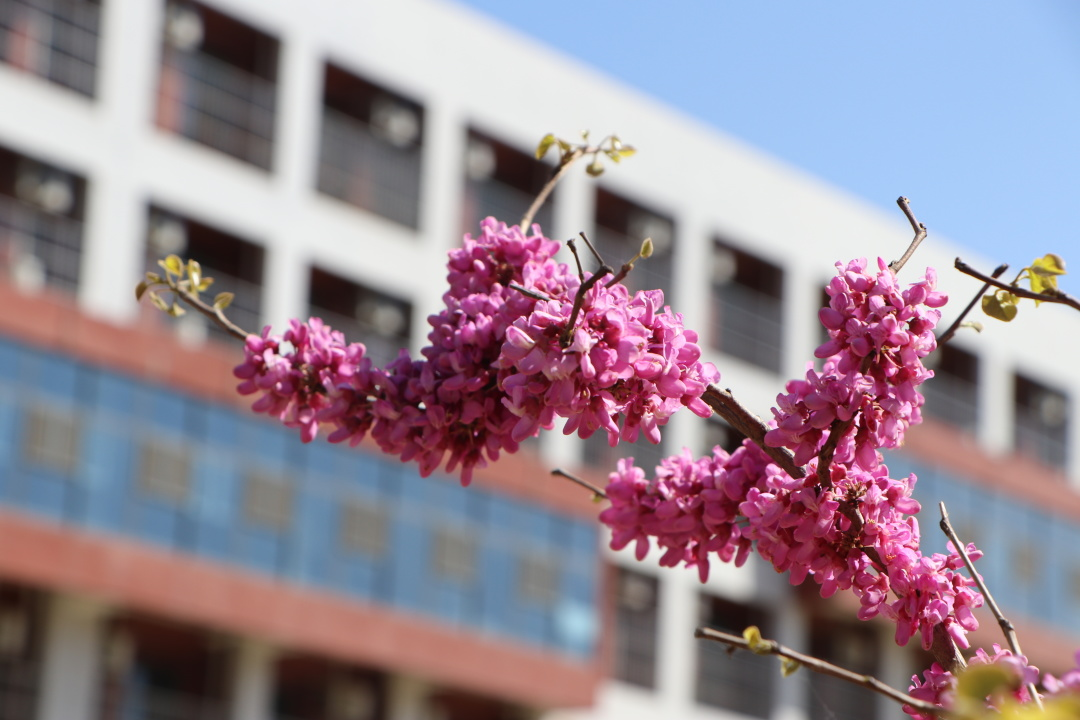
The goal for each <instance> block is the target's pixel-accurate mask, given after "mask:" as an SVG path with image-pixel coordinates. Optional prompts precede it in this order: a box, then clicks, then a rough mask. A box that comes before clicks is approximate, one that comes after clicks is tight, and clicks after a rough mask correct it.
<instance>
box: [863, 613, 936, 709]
mask: <svg viewBox="0 0 1080 720" xmlns="http://www.w3.org/2000/svg"><path fill="white" fill-rule="evenodd" d="M895 638H896V633H895V630H894V629H893V628H892V627H890V626H889V625H887V624H885V623H881V627H879V628H878V642H879V643H880V645H881V648H882V651H881V653H880V655H879V659H878V663H879V665H878V680H881V681H882V682H883V683H885V684H886V685H889V686H890V687H894V688H896V689H897V690H900V691H902V692H907V689H908V686H909V685H911V676H912V675H914V674H915V673H919V675H920V676H921V675H922V672H923V670H926V668H921V667H920V668H914V667H913V666H912V662H911V660H912V656H913V652H912V651H911V649H910V648H902V647H900V646H899V645H897V644H896V639H895ZM917 642H918V640H917V639H916V640H914V641H913V643H912V644H915V643H917ZM928 667H929V666H928ZM874 697H875V698H876V699H877V710H878V713H877V716H878V717H889V716H890V713H891V714H892V715H894V716H895V715H897V709H898V708H897V706H896V703H895V702H894V701H892V700H890V699H889V698H887V697H885V696H883V695H875V696H874Z"/></svg>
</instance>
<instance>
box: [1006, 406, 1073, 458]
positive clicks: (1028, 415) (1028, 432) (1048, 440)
mask: <svg viewBox="0 0 1080 720" xmlns="http://www.w3.org/2000/svg"><path fill="white" fill-rule="evenodd" d="M1067 427H1068V426H1067V425H1066V424H1062V425H1060V426H1058V427H1047V426H1046V425H1045V424H1044V423H1043V422H1042V420H1041V419H1040V418H1039V413H1038V412H1037V411H1036V410H1033V409H1029V408H1023V407H1018V408H1017V409H1016V429H1015V438H1014V439H1015V443H1016V450H1017V452H1020V453H1023V454H1025V455H1028V456H1029V457H1032V458H1035V459H1036V460H1039V461H1041V462H1043V463H1046V464H1047V465H1053V466H1055V467H1065V464H1066V462H1067V461H1068V446H1067V444H1066V435H1067Z"/></svg>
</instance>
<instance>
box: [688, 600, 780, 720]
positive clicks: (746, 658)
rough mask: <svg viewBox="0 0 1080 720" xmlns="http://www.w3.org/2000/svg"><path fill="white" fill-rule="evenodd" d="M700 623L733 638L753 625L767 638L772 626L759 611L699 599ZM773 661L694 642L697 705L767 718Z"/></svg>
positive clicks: (773, 669)
mask: <svg viewBox="0 0 1080 720" xmlns="http://www.w3.org/2000/svg"><path fill="white" fill-rule="evenodd" d="M700 603H701V605H700V607H701V610H700V612H701V615H700V617H701V623H702V624H703V625H705V626H708V627H711V628H715V629H717V630H723V631H725V632H729V633H732V634H734V635H742V633H743V630H745V629H746V628H747V627H749V626H751V625H756V626H757V627H758V628H759V629H760V630H761V634H762V635H763V636H764V637H771V635H772V627H771V625H772V623H771V622H770V618H769V616H768V614H767V613H766V612H765V610H763V609H762V608H757V607H750V606H747V605H739V604H737V603H733V602H729V601H727V600H723V599H721V598H718V597H712V596H709V595H702V596H701V601H700ZM778 675H779V673H777V671H776V658H773V657H766V656H762V655H754V654H753V653H750V652H742V651H736V652H734V653H729V652H728V651H727V650H726V649H725V648H724V646H722V645H720V644H719V643H715V642H710V641H708V640H701V641H699V642H698V675H697V693H696V695H697V701H698V702H700V703H703V704H705V705H712V706H714V707H718V708H724V709H725V710H731V711H733V712H738V713H742V714H744V715H753V716H755V717H762V718H764V717H768V716H769V713H770V711H771V708H772V697H773V681H774V678H775V677H777V676H778Z"/></svg>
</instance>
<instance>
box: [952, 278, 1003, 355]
mask: <svg viewBox="0 0 1080 720" xmlns="http://www.w3.org/2000/svg"><path fill="white" fill-rule="evenodd" d="M1008 269H1009V266H1008V264H1006V263H1002V264H1001V265H998V266H997V267H996V268H995V269H994V274H993V275H992V276H991V277H994V278H999V277H1001V276H1002V275H1003V274H1005V271H1006V270H1008ZM989 289H990V283H983V286H982V289H981V290H979V292H977V293H975V297H973V298H971V302H969V303H968V304H967V307H966V308H964V311H963V312H962V313H960V316H959V317H958V318H956V320H954V321H953V324H952V325H950V326H949V329H948V330H946V331H945V332H944V333H943V334H942V336H941V337H939V338H938V340H937V344H938V347H941V346H942V345H944V344H945V343H947V342H949V341H950V340H952V339H953V335H956V331H957V330H959V329H960V325H961V324H963V322H964V318H966V317H967V315H968V313H969V312H971V310H972V308H974V307H975V303H977V302H979V300H980V299H981V298H982V296H983V295H985V294H986V291H987V290H989Z"/></svg>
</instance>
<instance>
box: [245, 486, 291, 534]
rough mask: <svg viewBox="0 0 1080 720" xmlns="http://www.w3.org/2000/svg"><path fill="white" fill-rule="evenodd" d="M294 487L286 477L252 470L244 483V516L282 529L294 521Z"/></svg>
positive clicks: (252, 521) (260, 524)
mask: <svg viewBox="0 0 1080 720" xmlns="http://www.w3.org/2000/svg"><path fill="white" fill-rule="evenodd" d="M292 509H293V489H292V487H290V485H289V484H288V481H287V480H285V478H280V477H272V476H270V475H266V474H264V473H261V472H250V473H248V476H247V482H246V483H245V484H244V516H245V517H246V518H247V520H248V522H250V523H252V524H254V525H258V526H260V527H264V528H267V529H269V530H276V531H282V530H287V529H288V528H289V525H290V523H291V522H292Z"/></svg>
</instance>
